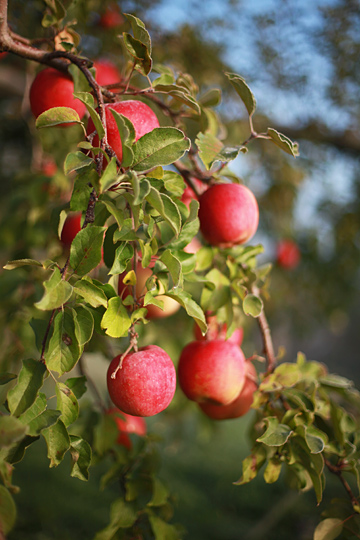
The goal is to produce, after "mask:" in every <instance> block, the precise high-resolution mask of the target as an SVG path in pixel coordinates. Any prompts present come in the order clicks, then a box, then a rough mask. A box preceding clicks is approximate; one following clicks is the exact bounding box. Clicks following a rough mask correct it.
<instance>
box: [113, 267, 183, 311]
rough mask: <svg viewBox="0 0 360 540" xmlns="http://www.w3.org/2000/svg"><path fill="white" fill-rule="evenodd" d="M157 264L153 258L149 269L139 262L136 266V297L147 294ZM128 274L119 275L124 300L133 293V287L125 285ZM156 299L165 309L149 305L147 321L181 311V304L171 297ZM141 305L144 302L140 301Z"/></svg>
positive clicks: (120, 294)
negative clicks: (147, 282)
mask: <svg viewBox="0 0 360 540" xmlns="http://www.w3.org/2000/svg"><path fill="white" fill-rule="evenodd" d="M155 262H156V257H153V258H152V260H151V262H150V266H148V267H147V268H143V267H142V266H141V263H140V262H139V263H138V264H137V266H136V287H135V290H136V297H137V298H140V297H141V296H144V295H145V294H146V292H147V288H146V286H145V284H146V281H147V279H149V277H150V276H151V275H152V268H153V267H154V265H155ZM126 274H127V272H124V273H123V274H120V275H119V281H118V294H119V296H121V297H122V299H123V300H124V299H125V298H126V297H127V296H128V295H129V294H132V293H133V290H132V285H129V284H125V283H124V282H123V279H124V277H125V276H126ZM162 290H163V289H162V286H161V287H160V293H161V292H162ZM155 298H158V299H159V300H161V301H162V302H163V305H164V309H161V308H159V307H158V306H155V305H154V304H149V305H147V306H145V307H146V309H147V315H146V317H147V319H162V318H163V317H169V316H170V315H173V313H176V311H178V310H179V309H180V304H179V303H178V302H177V301H176V300H174V299H173V298H170V297H169V296H156V297H155ZM140 304H141V305H143V301H140Z"/></svg>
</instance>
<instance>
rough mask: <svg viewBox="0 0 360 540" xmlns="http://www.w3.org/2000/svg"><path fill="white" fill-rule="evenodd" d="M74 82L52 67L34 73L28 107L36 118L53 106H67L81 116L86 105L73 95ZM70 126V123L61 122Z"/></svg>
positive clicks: (67, 75) (65, 74) (68, 76)
mask: <svg viewBox="0 0 360 540" xmlns="http://www.w3.org/2000/svg"><path fill="white" fill-rule="evenodd" d="M73 93H74V82H73V80H72V78H71V76H70V75H69V74H67V73H62V72H61V71H58V70H57V69H54V68H50V67H49V68H45V69H43V70H42V71H39V73H38V74H37V75H36V77H35V79H34V80H33V82H32V85H31V88H30V96H29V97H30V108H31V111H32V113H33V115H34V116H35V118H37V117H38V116H39V115H40V114H42V113H43V112H45V111H47V110H49V109H52V108H53V107H69V108H71V109H74V111H76V112H77V113H78V115H79V117H80V118H82V117H83V116H84V114H85V111H86V107H85V105H84V103H82V101H80V100H79V99H75V98H74V97H73ZM61 125H62V126H70V125H72V124H61Z"/></svg>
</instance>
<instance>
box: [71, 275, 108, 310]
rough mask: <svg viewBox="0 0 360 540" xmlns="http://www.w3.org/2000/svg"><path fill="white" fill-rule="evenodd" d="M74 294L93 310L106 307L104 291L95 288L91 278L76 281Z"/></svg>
mask: <svg viewBox="0 0 360 540" xmlns="http://www.w3.org/2000/svg"><path fill="white" fill-rule="evenodd" d="M74 292H75V293H76V294H78V295H79V296H81V297H82V298H83V299H84V300H85V302H87V303H88V304H90V306H92V307H94V308H97V307H99V306H103V307H105V308H106V307H107V298H106V295H105V293H104V291H102V290H101V289H100V288H99V287H97V286H96V285H95V284H94V283H93V282H92V280H91V278H88V277H85V278H83V279H81V280H79V281H77V282H76V285H75V286H74Z"/></svg>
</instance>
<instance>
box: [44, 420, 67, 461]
mask: <svg viewBox="0 0 360 540" xmlns="http://www.w3.org/2000/svg"><path fill="white" fill-rule="evenodd" d="M41 434H42V436H43V437H44V439H45V441H46V444H47V449H48V453H47V457H48V458H49V459H50V467H57V466H58V465H59V464H60V463H61V462H62V460H63V459H64V455H65V454H66V452H67V451H68V450H69V448H70V438H69V434H68V432H67V429H66V427H65V425H64V423H63V422H62V420H61V419H60V418H59V419H58V421H57V422H56V424H54V425H52V426H51V427H49V428H48V429H44V430H43V431H42V433H41Z"/></svg>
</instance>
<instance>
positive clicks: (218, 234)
mask: <svg viewBox="0 0 360 540" xmlns="http://www.w3.org/2000/svg"><path fill="white" fill-rule="evenodd" d="M199 202H200V208H199V220H200V231H201V232H202V235H203V237H204V238H205V240H206V241H207V242H209V244H211V245H212V246H219V247H221V248H228V247H232V246H234V245H237V244H244V243H245V242H247V241H248V240H250V239H251V238H252V237H253V236H254V234H255V233H256V231H257V228H258V224H259V207H258V204H257V201H256V199H255V196H254V194H253V193H252V191H250V189H249V188H247V187H246V186H244V185H242V184H214V185H212V186H211V187H209V189H207V190H206V191H205V192H204V193H203V194H202V195H201V197H200V199H199Z"/></svg>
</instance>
